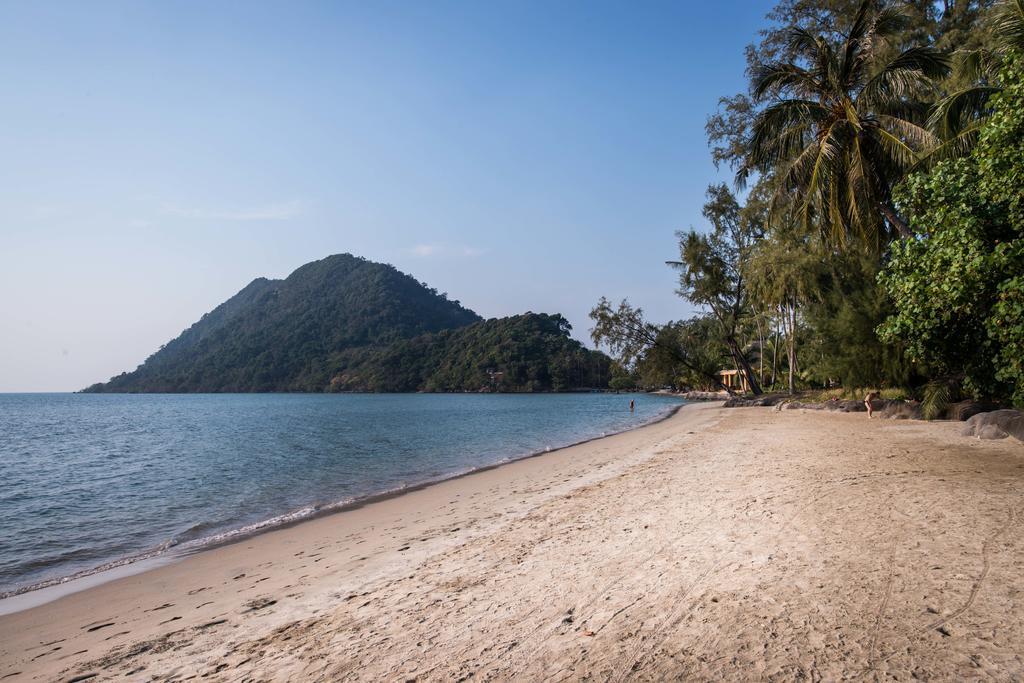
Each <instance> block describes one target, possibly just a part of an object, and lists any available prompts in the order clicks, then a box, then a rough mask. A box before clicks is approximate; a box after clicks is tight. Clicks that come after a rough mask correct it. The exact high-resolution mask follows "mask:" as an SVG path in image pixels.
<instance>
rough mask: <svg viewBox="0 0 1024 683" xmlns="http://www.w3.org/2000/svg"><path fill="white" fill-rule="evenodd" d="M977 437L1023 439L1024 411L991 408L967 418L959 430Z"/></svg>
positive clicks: (965, 434) (966, 434)
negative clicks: (989, 410) (991, 409)
mask: <svg viewBox="0 0 1024 683" xmlns="http://www.w3.org/2000/svg"><path fill="white" fill-rule="evenodd" d="M961 433H962V434H963V435H964V436H974V437H977V438H979V439H1005V438H1006V437H1008V436H1012V437H1013V438H1015V439H1017V440H1018V441H1024V413H1022V412H1021V411H1019V410H993V411H991V412H988V413H978V414H977V415H975V416H973V417H971V418H970V419H968V420H967V424H965V425H964V428H963V431H962V432H961Z"/></svg>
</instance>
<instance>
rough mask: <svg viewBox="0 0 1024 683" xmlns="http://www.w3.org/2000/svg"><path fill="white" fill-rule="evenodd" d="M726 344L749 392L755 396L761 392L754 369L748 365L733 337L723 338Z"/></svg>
mask: <svg viewBox="0 0 1024 683" xmlns="http://www.w3.org/2000/svg"><path fill="white" fill-rule="evenodd" d="M725 343H726V346H728V347H729V353H730V354H731V355H732V359H733V361H734V362H735V363H736V367H737V368H738V369H740V370H741V371H742V372H743V375H744V377H746V378H747V386H749V387H750V393H752V394H754V395H755V396H757V395H759V394H761V393H762V391H761V383H760V382H758V381H757V377H756V376H755V375H754V369H753V368H752V367H750V362H749V361H748V360H747V357H746V355H745V354H744V353H743V350H742V349H740V345H739V344H738V343H737V342H736V338H735V337H729V338H727V339H726V340H725Z"/></svg>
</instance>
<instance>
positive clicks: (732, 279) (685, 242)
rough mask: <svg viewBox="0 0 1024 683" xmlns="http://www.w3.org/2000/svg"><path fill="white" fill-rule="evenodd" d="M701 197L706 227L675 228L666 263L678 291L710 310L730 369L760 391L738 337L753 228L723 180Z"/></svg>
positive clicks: (744, 306)
mask: <svg viewBox="0 0 1024 683" xmlns="http://www.w3.org/2000/svg"><path fill="white" fill-rule="evenodd" d="M707 198H708V201H707V202H706V203H705V204H704V210H703V214H704V217H705V218H706V219H708V220H709V221H710V222H711V226H712V229H711V232H710V233H708V234H703V233H700V232H697V231H696V230H690V231H688V232H680V233H678V236H679V260H678V261H670V262H669V264H670V265H672V266H673V267H675V268H677V269H678V270H679V289H678V290H677V292H678V294H679V295H680V296H681V297H683V298H684V299H686V300H687V301H689V302H690V303H692V304H694V305H696V306H701V307H704V308H707V309H708V310H709V311H710V312H711V314H712V315H713V316H714V318H715V320H717V321H718V327H719V336H720V339H721V341H722V343H723V344H724V345H725V347H726V349H727V350H728V352H729V355H730V356H731V357H732V359H733V361H734V363H735V364H736V369H737V370H739V371H740V372H742V373H743V376H744V377H745V378H746V380H747V384H748V386H749V387H750V389H751V391H752V392H753V393H755V394H760V393H761V383H760V382H759V381H758V378H757V375H756V374H755V373H754V371H753V369H752V368H751V367H750V361H749V360H748V359H747V356H746V354H745V353H744V350H743V347H742V346H741V344H740V342H739V332H740V325H741V322H742V319H743V318H744V317H745V316H747V315H748V314H749V312H750V306H749V292H748V288H747V285H746V282H745V281H744V277H743V269H742V264H743V261H744V260H745V259H746V258H747V257H748V256H749V254H750V251H751V247H752V245H753V242H754V240H755V239H756V236H757V232H756V231H757V230H758V229H759V227H758V226H754V225H751V224H750V223H749V222H747V221H744V220H743V215H742V211H741V207H740V205H739V202H737V201H736V197H735V196H733V194H732V192H730V191H729V188H727V187H726V186H725V185H723V184H720V185H712V186H710V187H709V188H708V192H707Z"/></svg>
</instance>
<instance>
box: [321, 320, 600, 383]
mask: <svg viewBox="0 0 1024 683" xmlns="http://www.w3.org/2000/svg"><path fill="white" fill-rule="evenodd" d="M570 330H571V328H570V326H569V323H568V321H566V320H565V318H563V317H562V316H559V315H545V314H542V313H541V314H538V313H525V314H523V315H518V316H513V317H510V318H498V319H491V320H484V321H481V322H477V323H473V324H471V325H468V326H466V327H462V328H459V329H455V330H444V331H441V332H437V333H431V334H426V335H422V336H419V337H415V338H413V339H409V340H403V341H400V342H396V343H395V344H391V345H389V346H386V347H383V348H378V349H374V350H372V351H369V352H368V353H366V352H364V353H356V354H352V356H351V358H345V356H344V355H342V356H341V357H340V358H338V359H337V362H336V365H338V366H341V367H343V368H344V369H343V370H341V371H340V372H339V373H338V374H337V375H335V376H334V377H333V378H332V380H331V390H332V391H353V390H355V391H438V392H444V391H501V392H532V391H568V390H570V389H580V388H598V387H605V386H607V384H608V380H609V377H610V368H609V366H610V364H611V361H610V359H609V358H608V357H607V356H605V355H604V354H603V353H600V352H598V351H591V350H588V349H586V348H585V347H584V346H583V345H582V344H580V343H579V342H578V341H576V340H574V339H572V338H570V337H569V332H570Z"/></svg>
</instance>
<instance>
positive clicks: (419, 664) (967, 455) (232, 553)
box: [0, 404, 1024, 683]
mask: <svg viewBox="0 0 1024 683" xmlns="http://www.w3.org/2000/svg"><path fill="white" fill-rule="evenodd" d="M959 429H960V425H959V424H951V423H922V422H894V421H883V420H872V421H870V422H869V421H868V420H867V419H866V417H865V416H864V415H863V414H834V413H828V414H825V413H816V412H807V413H802V412H800V411H783V412H778V411H774V410H770V409H760V408H750V409H733V410H726V409H722V408H719V407H718V404H709V405H695V406H687V407H686V408H684V409H683V410H681V411H680V412H679V413H678V414H677V415H675V416H674V417H672V418H670V419H668V420H666V421H664V422H661V423H658V424H655V425H650V426H648V427H644V428H641V429H638V430H635V431H633V432H628V433H625V434H620V435H616V436H613V437H609V438H606V439H600V440H597V441H593V442H590V443H586V444H581V445H579V446H574V447H572V448H569V449H565V450H562V451H557V452H554V453H551V454H547V455H544V456H541V457H537V458H532V459H529V460H524V461H520V462H516V463H512V464H509V465H505V466H502V467H499V468H497V469H493V470H489V471H485V472H480V473H476V474H473V475H470V476H467V477H463V478H460V479H455V480H451V481H448V482H443V483H440V484H437V485H434V486H430V487H427V488H425V489H422V490H419V491H414V492H411V493H408V494H406V495H402V496H398V497H395V498H391V499H388V500H383V501H379V502H376V503H373V504H370V505H367V506H365V507H362V508H359V509H356V510H351V511H347V512H343V513H339V514H336V515H331V516H327V517H323V518H320V519H315V520H312V521H309V522H305V523H302V524H299V525H296V526H294V527H290V528H285V529H280V530H277V531H273V532H269V533H266V534H263V535H260V536H256V537H253V538H250V539H247V540H245V541H243V542H240V543H236V544H232V545H228V546H224V547H220V548H216V549H213V550H209V551H206V552H202V553H199V554H197V555H195V556H192V557H189V558H187V559H185V560H183V561H181V562H177V563H175V564H171V565H168V566H163V567H159V568H156V569H153V570H150V571H147V572H144V573H142V574H138V575H135V576H127V577H124V578H120V579H117V580H115V581H112V582H109V583H105V584H103V585H100V586H96V587H93V588H89V589H88V590H85V591H82V592H79V593H75V594H72V595H68V596H65V597H63V598H61V599H59V600H57V601H55V602H51V603H48V604H45V605H41V606H39V607H35V608H33V609H29V610H26V611H22V612H17V613H14V614H10V615H6V616H0V681H4V682H5V683H6V682H7V681H17V680H55V679H56V680H62V679H63V680H67V679H72V678H74V677H77V676H86V675H90V674H95V676H94V677H93V678H90V679H88V680H104V679H108V678H110V679H114V678H121V679H123V678H125V676H127V677H128V678H129V679H132V680H149V679H160V680H168V679H170V680H183V679H186V678H189V677H192V676H196V677H199V676H205V677H206V678H207V679H208V680H225V681H233V680H345V679H361V680H381V679H387V680H407V679H414V678H415V679H421V680H451V679H459V678H465V677H469V676H473V677H475V678H483V679H498V680H510V679H519V680H524V679H525V680H536V679H541V678H547V679H551V680H576V679H596V680H622V679H625V678H634V679H639V680H656V679H664V678H667V677H685V678H700V679H705V678H730V679H739V678H744V679H748V678H763V679H785V680H791V679H794V678H806V679H810V680H822V679H825V680H833V679H839V678H868V679H875V678H887V677H892V676H896V677H897V678H900V679H907V678H911V677H915V676H916V677H920V678H932V679H962V678H996V679H1003V680H1005V679H1018V678H1021V677H1022V676H1024V661H1022V655H1021V654H1020V653H1021V652H1022V651H1024V610H1022V609H1021V608H1022V607H1024V605H1022V604H1021V601H1022V600H1024V592H1022V591H1024V578H1022V574H1024V572H1022V570H1024V552H1022V543H1024V527H1022V526H1021V524H1020V521H1021V519H1020V518H1021V514H1022V513H1024V493H1022V484H1024V446H1022V445H1021V444H1020V443H1018V442H1015V441H1012V440H1007V441H1000V442H983V441H977V440H973V439H966V438H963V437H961V436H959Z"/></svg>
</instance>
